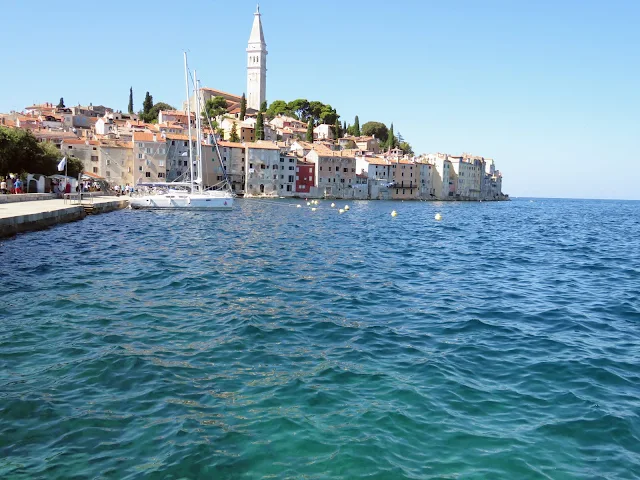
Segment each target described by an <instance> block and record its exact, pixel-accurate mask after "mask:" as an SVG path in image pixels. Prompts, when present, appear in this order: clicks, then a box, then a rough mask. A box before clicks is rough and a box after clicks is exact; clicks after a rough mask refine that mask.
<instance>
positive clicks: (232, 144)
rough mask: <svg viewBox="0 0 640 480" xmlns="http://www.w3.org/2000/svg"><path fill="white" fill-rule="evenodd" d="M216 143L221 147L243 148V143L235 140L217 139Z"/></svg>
mask: <svg viewBox="0 0 640 480" xmlns="http://www.w3.org/2000/svg"><path fill="white" fill-rule="evenodd" d="M218 145H219V146H221V147H228V148H244V145H243V144H241V143H236V142H227V141H223V140H221V141H219V142H218Z"/></svg>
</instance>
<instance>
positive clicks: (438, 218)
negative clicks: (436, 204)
mask: <svg viewBox="0 0 640 480" xmlns="http://www.w3.org/2000/svg"><path fill="white" fill-rule="evenodd" d="M434 218H435V219H436V222H439V221H440V220H442V215H440V214H439V213H436V216H435V217H434Z"/></svg>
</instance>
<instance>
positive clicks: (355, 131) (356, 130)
mask: <svg viewBox="0 0 640 480" xmlns="http://www.w3.org/2000/svg"><path fill="white" fill-rule="evenodd" d="M353 134H354V135H355V136H356V137H359V136H360V119H359V118H358V116H357V115H356V120H355V122H354V123H353Z"/></svg>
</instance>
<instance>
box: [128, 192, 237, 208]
mask: <svg viewBox="0 0 640 480" xmlns="http://www.w3.org/2000/svg"><path fill="white" fill-rule="evenodd" d="M129 205H130V206H131V208H134V209H146V210H231V209H232V208H233V197H232V196H231V195H228V194H218V195H213V194H193V195H192V194H188V193H167V194H161V195H143V196H140V197H132V198H131V200H130V202H129Z"/></svg>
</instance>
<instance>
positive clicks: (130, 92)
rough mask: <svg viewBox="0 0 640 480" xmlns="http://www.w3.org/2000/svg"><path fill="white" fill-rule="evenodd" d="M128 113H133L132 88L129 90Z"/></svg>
mask: <svg viewBox="0 0 640 480" xmlns="http://www.w3.org/2000/svg"><path fill="white" fill-rule="evenodd" d="M129 113H133V87H130V88H129Z"/></svg>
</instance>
